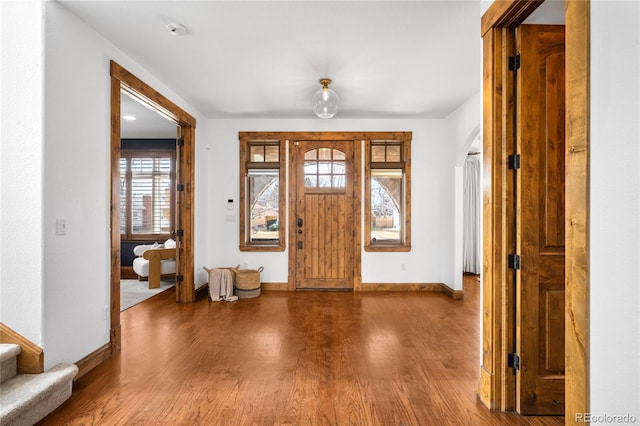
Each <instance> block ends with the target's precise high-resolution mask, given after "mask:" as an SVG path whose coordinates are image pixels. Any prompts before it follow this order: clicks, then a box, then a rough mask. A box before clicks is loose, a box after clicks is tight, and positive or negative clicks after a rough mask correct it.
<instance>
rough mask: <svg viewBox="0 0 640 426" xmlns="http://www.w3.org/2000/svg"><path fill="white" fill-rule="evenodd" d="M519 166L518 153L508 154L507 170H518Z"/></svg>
mask: <svg viewBox="0 0 640 426" xmlns="http://www.w3.org/2000/svg"><path fill="white" fill-rule="evenodd" d="M519 168H520V154H514V155H510V156H509V170H518V169H519Z"/></svg>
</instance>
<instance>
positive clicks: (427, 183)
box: [196, 116, 454, 286]
mask: <svg viewBox="0 0 640 426" xmlns="http://www.w3.org/2000/svg"><path fill="white" fill-rule="evenodd" d="M239 131H412V132H413V141H412V158H411V173H412V176H411V178H412V182H411V185H412V186H411V194H412V211H411V218H412V224H411V226H412V231H411V242H412V250H411V252H409V253H365V252H363V254H362V279H363V282H365V283H367V282H371V283H439V282H444V283H445V284H447V285H449V286H451V285H452V283H453V281H454V279H453V272H452V271H453V266H452V265H453V260H452V258H453V250H452V249H451V246H452V242H451V241H452V238H453V235H452V234H453V227H452V226H451V227H445V226H442V224H443V223H444V222H446V223H448V222H450V221H451V217H452V216H453V204H454V203H453V175H452V172H451V171H452V169H453V164H452V163H451V161H450V160H445V159H452V158H453V154H452V153H450V150H451V146H450V145H448V144H447V143H446V142H447V140H446V137H445V121H444V120H413V119H412V120H341V119H340V118H338V116H336V118H332V119H331V120H320V119H315V118H310V119H291V120H257V119H246V120H230V119H214V120H209V149H208V150H206V149H205V152H204V158H199V159H198V161H199V163H198V164H199V166H200V167H202V168H204V169H206V170H207V176H206V179H207V181H206V182H207V183H202V182H200V183H199V185H200V186H203V185H206V186H207V187H208V190H207V193H206V194H202V197H203V201H202V202H203V204H204V206H203V208H204V211H203V212H201V213H202V214H203V216H205V217H206V218H207V219H206V220H207V224H206V226H205V228H202V227H201V228H199V229H201V230H202V229H204V232H206V233H207V235H208V236H209V237H208V238H207V243H206V244H205V252H206V254H204V255H203V257H202V259H204V261H205V262H206V264H205V265H201V264H197V265H196V271H197V272H198V274H199V275H200V279H202V280H205V279H206V276H204V272H202V271H201V269H202V268H201V266H229V265H236V264H246V266H247V267H250V268H257V267H259V266H264V268H265V270H264V272H263V273H262V276H261V278H262V280H263V281H265V282H287V280H288V278H287V271H288V269H287V262H288V252H286V251H285V252H279V253H256V252H240V251H239V249H238V237H239V232H238V210H237V208H238V206H237V204H238V196H239V184H238V182H239V176H238V161H239V159H238V132H239ZM209 182H211V183H213V182H223V183H224V184H222V185H218V186H217V187H215V186H213V184H209ZM229 198H231V199H234V200H235V204H236V209H235V210H233V211H232V212H230V211H229V210H227V209H226V201H227V199H229ZM443 247H449V248H450V249H448V250H444V249H443ZM402 264H405V270H403V269H402ZM199 270H200V271H199Z"/></svg>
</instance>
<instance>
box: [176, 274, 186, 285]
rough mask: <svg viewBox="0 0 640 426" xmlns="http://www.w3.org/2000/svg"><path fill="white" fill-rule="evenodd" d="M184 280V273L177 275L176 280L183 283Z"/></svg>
mask: <svg viewBox="0 0 640 426" xmlns="http://www.w3.org/2000/svg"><path fill="white" fill-rule="evenodd" d="M182 281H184V275H176V282H179V283H181V282H182Z"/></svg>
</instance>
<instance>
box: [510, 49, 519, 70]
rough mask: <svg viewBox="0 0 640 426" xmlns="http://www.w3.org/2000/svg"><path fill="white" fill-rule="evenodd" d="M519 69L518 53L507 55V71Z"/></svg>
mask: <svg viewBox="0 0 640 426" xmlns="http://www.w3.org/2000/svg"><path fill="white" fill-rule="evenodd" d="M519 69H520V54H519V53H518V54H517V55H515V56H509V71H516V70H519Z"/></svg>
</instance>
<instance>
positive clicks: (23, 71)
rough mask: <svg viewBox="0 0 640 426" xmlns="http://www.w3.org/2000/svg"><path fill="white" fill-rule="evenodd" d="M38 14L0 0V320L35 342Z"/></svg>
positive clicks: (34, 6)
mask: <svg viewBox="0 0 640 426" xmlns="http://www.w3.org/2000/svg"><path fill="white" fill-rule="evenodd" d="M43 17H44V8H43V6H42V3H41V2H40V1H23V2H18V1H15V2H13V1H12V2H9V1H0V20H1V22H0V31H1V32H0V55H1V56H0V64H1V71H0V76H1V78H0V112H1V113H0V117H1V120H2V122H1V125H0V128H1V133H0V140H1V144H0V321H2V322H3V323H5V324H7V325H8V326H10V327H11V328H13V329H14V330H15V331H17V332H18V333H20V334H22V335H23V336H26V337H27V338H28V339H30V340H31V341H32V342H34V343H36V344H38V345H40V344H42V298H43V291H42V276H43V243H42V226H43V223H42V221H43V217H42V205H43V200H42V183H43V169H42V164H43V152H42V133H43V125H42V119H43V111H42V99H43V86H42V80H43V68H42V63H43V54H44V47H43V45H42V40H43V32H44V28H43Z"/></svg>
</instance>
